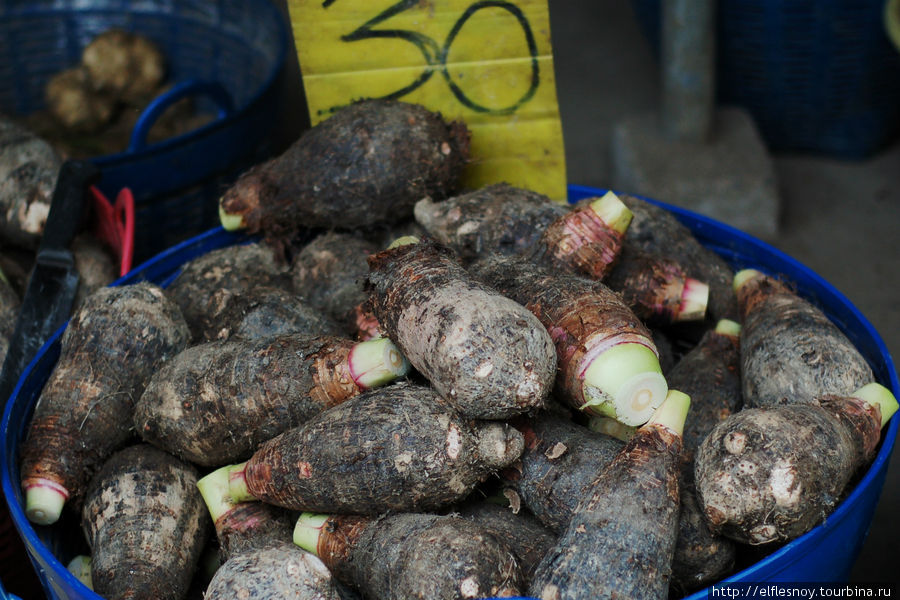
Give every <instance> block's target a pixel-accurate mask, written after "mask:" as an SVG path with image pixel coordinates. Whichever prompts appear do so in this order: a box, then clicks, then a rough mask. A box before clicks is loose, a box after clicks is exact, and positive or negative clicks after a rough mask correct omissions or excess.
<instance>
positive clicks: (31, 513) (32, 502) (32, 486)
mask: <svg viewBox="0 0 900 600" xmlns="http://www.w3.org/2000/svg"><path fill="white" fill-rule="evenodd" d="M22 489H23V490H24V491H25V516H26V517H28V520H29V521H31V522H32V523H36V524H37V525H51V524H53V523H56V521H57V520H59V516H60V515H61V514H62V509H63V506H64V505H65V503H66V501H67V500H68V499H69V490H67V489H66V488H65V487H63V486H62V485H60V484H59V483H57V482H55V481H52V480H50V479H45V478H43V477H29V478H27V479H25V481H23V482H22Z"/></svg>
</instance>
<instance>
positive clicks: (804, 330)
mask: <svg viewBox="0 0 900 600" xmlns="http://www.w3.org/2000/svg"><path fill="white" fill-rule="evenodd" d="M734 287H735V290H736V292H737V297H738V302H739V305H740V311H741V375H742V382H743V394H744V403H745V404H746V405H747V406H750V407H764V406H773V405H776V404H780V403H785V402H787V403H790V402H797V401H801V402H802V401H804V400H807V399H809V398H815V397H817V396H821V395H823V394H837V395H849V394H851V393H853V392H854V391H855V390H857V389H859V388H860V387H862V386H864V385H865V384H867V383H870V382H872V381H874V380H875V376H874V375H873V373H872V369H871V367H870V366H869V364H868V362H866V359H865V358H864V357H863V356H862V354H860V352H859V350H857V349H856V347H855V346H854V345H853V343H852V342H851V341H850V340H849V339H848V338H847V336H846V335H844V334H843V332H841V330H840V329H838V327H837V325H835V324H834V323H832V322H831V321H830V320H829V319H828V317H827V316H826V315H825V313H824V312H822V310H821V309H820V308H818V307H817V306H816V305H814V304H813V303H811V302H809V301H808V300H806V299H804V298H801V297H800V296H799V295H797V294H796V293H795V292H794V291H793V290H792V289H791V288H790V287H788V285H787V284H786V283H784V282H782V281H779V280H778V279H776V278H775V277H773V276H770V275H766V274H764V273H761V272H759V271H756V270H754V269H745V270H743V271H740V272H738V273H737V274H735V277H734Z"/></svg>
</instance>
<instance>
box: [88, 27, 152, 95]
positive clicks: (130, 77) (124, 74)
mask: <svg viewBox="0 0 900 600" xmlns="http://www.w3.org/2000/svg"><path fill="white" fill-rule="evenodd" d="M81 64H82V66H83V67H84V69H85V71H86V72H87V74H88V80H89V82H90V85H91V86H92V87H93V89H95V90H97V91H98V92H102V93H105V94H108V95H110V96H112V97H113V98H115V99H116V100H118V101H121V102H125V103H128V104H135V105H141V104H144V103H146V102H147V101H149V100H150V99H151V98H152V97H153V96H154V95H155V94H156V92H157V91H158V90H159V88H160V86H161V85H162V83H163V81H164V80H165V77H166V60H165V57H164V56H163V53H162V50H161V49H160V48H159V46H157V45H156V44H155V43H154V42H153V41H152V40H150V39H149V38H148V37H146V36H145V35H142V34H139V33H132V32H128V31H124V30H122V29H115V28H114V29H108V30H106V31H104V32H103V33H101V34H99V35H97V36H96V37H94V38H93V39H92V40H91V42H90V43H89V44H88V45H87V46H85V48H84V50H83V51H82V53H81Z"/></svg>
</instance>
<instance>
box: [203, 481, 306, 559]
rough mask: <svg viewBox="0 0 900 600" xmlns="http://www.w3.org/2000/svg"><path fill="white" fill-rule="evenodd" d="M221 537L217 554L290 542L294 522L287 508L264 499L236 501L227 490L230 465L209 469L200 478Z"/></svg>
mask: <svg viewBox="0 0 900 600" xmlns="http://www.w3.org/2000/svg"><path fill="white" fill-rule="evenodd" d="M197 489H199V490H200V494H201V496H203V501H204V502H205V503H206V508H207V510H208V511H209V517H210V519H211V520H212V523H213V527H214V530H215V534H216V539H217V541H218V556H219V557H220V560H221V562H223V563H224V562H225V561H227V560H228V559H230V558H231V557H232V556H235V555H237V554H242V553H244V552H250V551H254V550H258V549H261V548H266V547H269V546H273V545H278V544H284V543H290V542H291V530H292V527H293V523H292V521H291V515H290V513H289V512H288V511H286V510H284V509H282V508H280V507H278V506H273V505H271V504H266V503H264V502H257V501H248V502H235V501H233V500H232V499H231V496H230V495H229V492H228V467H221V468H219V469H216V470H215V471H213V472H212V473H208V474H207V475H205V476H204V477H202V478H201V479H200V480H199V481H198V482H197Z"/></svg>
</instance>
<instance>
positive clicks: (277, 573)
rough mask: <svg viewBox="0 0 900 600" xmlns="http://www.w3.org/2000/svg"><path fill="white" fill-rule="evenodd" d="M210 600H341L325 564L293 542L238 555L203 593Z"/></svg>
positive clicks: (212, 580)
mask: <svg viewBox="0 0 900 600" xmlns="http://www.w3.org/2000/svg"><path fill="white" fill-rule="evenodd" d="M203 597H204V598H209V599H210V600H212V599H215V600H248V599H249V598H253V600H283V599H284V598H297V599H299V600H342V596H341V595H340V593H339V592H338V589H337V586H336V585H335V581H334V578H333V577H332V575H331V573H330V572H329V570H328V568H327V567H326V566H325V564H324V563H323V562H322V561H321V560H320V559H319V558H318V557H316V556H315V555H313V554H312V553H310V552H305V551H304V550H302V549H300V548H298V547H297V546H295V545H294V544H292V543H290V542H286V543H282V544H277V545H272V546H266V547H263V548H257V549H254V550H250V551H247V552H244V553H241V554H237V555H235V556H233V557H232V558H230V559H229V560H228V561H226V562H225V563H224V564H223V565H222V566H221V567H219V568H218V569H217V570H216V572H215V574H214V575H213V577H212V579H211V580H210V582H209V585H208V586H207V587H206V590H205V591H204V596H203Z"/></svg>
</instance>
